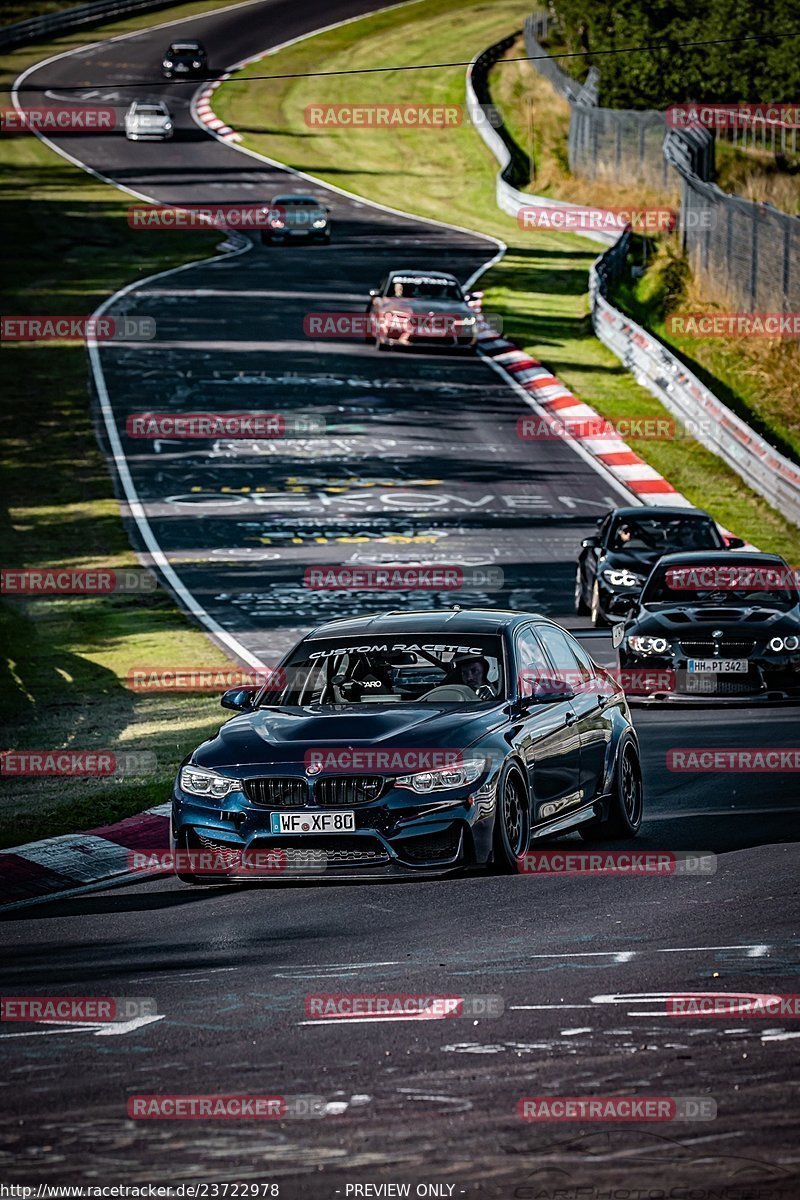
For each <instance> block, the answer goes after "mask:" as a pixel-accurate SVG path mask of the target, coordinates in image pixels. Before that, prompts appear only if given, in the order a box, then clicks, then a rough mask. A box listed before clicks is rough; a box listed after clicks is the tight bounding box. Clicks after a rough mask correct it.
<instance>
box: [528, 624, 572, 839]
mask: <svg viewBox="0 0 800 1200" xmlns="http://www.w3.org/2000/svg"><path fill="white" fill-rule="evenodd" d="M515 657H516V664H515V665H516V695H517V698H518V701H519V712H520V716H519V718H518V721H517V723H516V724H517V728H516V729H515V731H514V741H515V745H516V748H517V751H518V753H519V755H520V757H521V758H522V759H523V761H524V763H525V769H526V772H527V776H528V789H529V794H530V796H531V819H532V821H533V822H534V823H537V822H540V821H546V820H550V819H552V818H553V817H555V816H557V815H558V814H559V813H560V812H561V811H562V810H568V809H569V808H571V807H573V806H574V805H575V804H577V802H578V800H579V798H580V734H579V732H578V728H577V720H576V714H575V710H574V709H573V706H572V703H571V702H570V701H569V700H562V699H556V700H548V701H541V700H536V698H535V692H536V683H537V681H541V680H545V679H548V678H552V676H553V674H554V672H553V668H552V665H551V664H550V662H549V660H548V657H547V655H546V654H545V652H544V648H543V646H542V643H541V642H540V640H539V638H538V637H537V635H536V633H535V632H534V629H533V627H532V626H525V627H523V628H522V629H521V630H519V631H518V633H517V635H516V638H515Z"/></svg>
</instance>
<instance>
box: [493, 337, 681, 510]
mask: <svg viewBox="0 0 800 1200" xmlns="http://www.w3.org/2000/svg"><path fill="white" fill-rule="evenodd" d="M478 341H479V346H480V351H481V354H482V355H483V356H484V357H486V358H489V359H491V361H492V363H493V364H494V366H495V367H496V368H500V369H501V370H502V372H503V373H504V374H505V376H506V377H507V378H508V379H509V380H510V381H511V382H512V383H513V384H515V385H516V386H517V387H518V388H520V389H522V391H523V392H524V393H526V399H527V401H528V403H529V405H530V407H531V408H532V409H533V410H534V412H536V413H537V414H538V415H539V416H542V417H544V418H545V419H546V418H551V419H552V421H553V425H554V430H555V432H554V434H553V436H559V437H562V438H563V439H564V440H565V441H574V442H576V443H577V444H578V445H579V446H581V447H582V448H583V450H585V451H588V453H589V454H590V455H591V456H592V457H593V458H594V459H596V460H597V462H598V463H601V464H602V466H603V468H604V469H605V470H606V471H607V472H608V473H609V474H610V475H611V476H612V477H613V478H614V479H616V481H617V482H618V483H619V484H621V485H622V487H623V488H625V489H627V491H629V492H631V493H632V494H633V495H634V496H635V497H636V499H638V500H640V501H641V502H642V503H643V504H668V505H671V506H680V507H683V508H692V507H693V505H692V503H691V501H690V500H687V499H686V497H685V496H684V495H683V494H682V493H681V492H679V491H678V490H677V489H676V488H674V487H673V486H672V484H671V483H669V482H668V480H666V479H665V478H664V477H663V475H659V473H658V471H656V470H655V469H654V468H653V467H651V466H648V464H647V463H646V462H645V461H644V460H643V459H641V458H640V457H639V455H638V454H636V453H634V451H633V450H631V448H630V446H628V445H627V443H625V442H624V441H623V440H622V439H621V438H617V437H613V436H606V435H603V436H599V437H598V436H597V435H596V434H595V435H594V436H593V435H592V430H593V429H594V430H596V429H598V428H603V427H605V426H606V425H607V424H609V423H608V422H606V421H604V419H603V418H602V417H601V416H600V414H599V413H597V412H595V410H594V409H593V408H591V407H590V406H589V405H588V404H584V402H583V401H582V400H579V399H578V397H577V396H575V395H573V393H572V392H571V391H570V390H569V388H567V387H565V385H564V384H563V383H562V382H561V380H560V379H558V378H557V377H556V376H555V375H553V374H552V372H551V371H550V370H548V368H547V367H545V366H543V365H542V363H540V362H538V361H537V360H536V359H535V358H531V357H530V355H529V354H526V353H525V351H524V350H520V348H519V346H516V345H514V343H513V342H510V341H508V339H507V338H498V337H496V336H495V335H494V334H493V333H491V332H485V333H480V334H479V335H478ZM571 425H574V429H575V431H574V432H570V426H571ZM586 427H588V430H587V432H586V433H582V432H581V431H582V430H583V429H585V428H586Z"/></svg>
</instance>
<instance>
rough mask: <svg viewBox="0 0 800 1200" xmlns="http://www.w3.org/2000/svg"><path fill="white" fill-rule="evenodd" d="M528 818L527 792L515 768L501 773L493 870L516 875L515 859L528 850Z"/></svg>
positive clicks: (498, 788)
mask: <svg viewBox="0 0 800 1200" xmlns="http://www.w3.org/2000/svg"><path fill="white" fill-rule="evenodd" d="M530 834H531V814H530V804H529V801H528V791H527V788H526V787H525V784H524V782H523V780H522V776H521V775H520V773H519V771H518V770H517V769H516V768H515V767H510V768H509V769H508V770H507V771H505V772H504V773H503V776H502V778H501V780H500V783H499V784H498V787H497V809H496V811H495V819H494V839H493V841H494V867H495V870H496V871H498V872H500V873H502V874H504V875H508V874H514V875H516V874H517V871H518V863H519V859H520V858H521V856H522V855H523V854H525V852H526V851H527V849H528V842H529V841H530Z"/></svg>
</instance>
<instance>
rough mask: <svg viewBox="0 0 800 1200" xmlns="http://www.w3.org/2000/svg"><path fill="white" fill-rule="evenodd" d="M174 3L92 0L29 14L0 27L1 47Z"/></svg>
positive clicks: (3, 48) (168, 0) (149, 0)
mask: <svg viewBox="0 0 800 1200" xmlns="http://www.w3.org/2000/svg"><path fill="white" fill-rule="evenodd" d="M172 3H174V0H96V2H95V3H93V4H81V5H80V6H79V7H78V8H65V9H63V10H62V11H61V12H53V13H46V14H45V15H44V16H41V17H29V18H28V19H27V20H26V21H16V22H15V23H14V24H13V25H3V26H1V27H0V50H9V49H11V48H12V47H13V46H23V45H25V44H26V43H28V42H38V41H40V40H41V39H42V38H48V37H51V36H52V35H55V34H58V33H64V32H66V30H68V29H79V28H85V27H87V26H89V25H101V24H102V23H103V22H104V21H108V20H111V19H113V18H114V17H124V16H127V14H128V13H133V12H146V11H147V10H148V9H156V8H168V7H169V6H170V4H172Z"/></svg>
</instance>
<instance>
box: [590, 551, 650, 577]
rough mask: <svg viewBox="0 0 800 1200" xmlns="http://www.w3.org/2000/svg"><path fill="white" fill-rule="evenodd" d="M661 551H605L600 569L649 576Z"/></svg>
mask: <svg viewBox="0 0 800 1200" xmlns="http://www.w3.org/2000/svg"><path fill="white" fill-rule="evenodd" d="M662 553H663V551H661V550H633V551H628V550H607V551H606V552H605V553H604V554H603V558H602V563H601V567H613V568H616V569H617V570H622V569H624V570H627V571H634V572H635V573H636V574H637V575H649V574H650V571H651V569H652V568H653V567H654V566H655V565H656V563H657V562H658V560H659V559H660V558H661V555H662Z"/></svg>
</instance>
